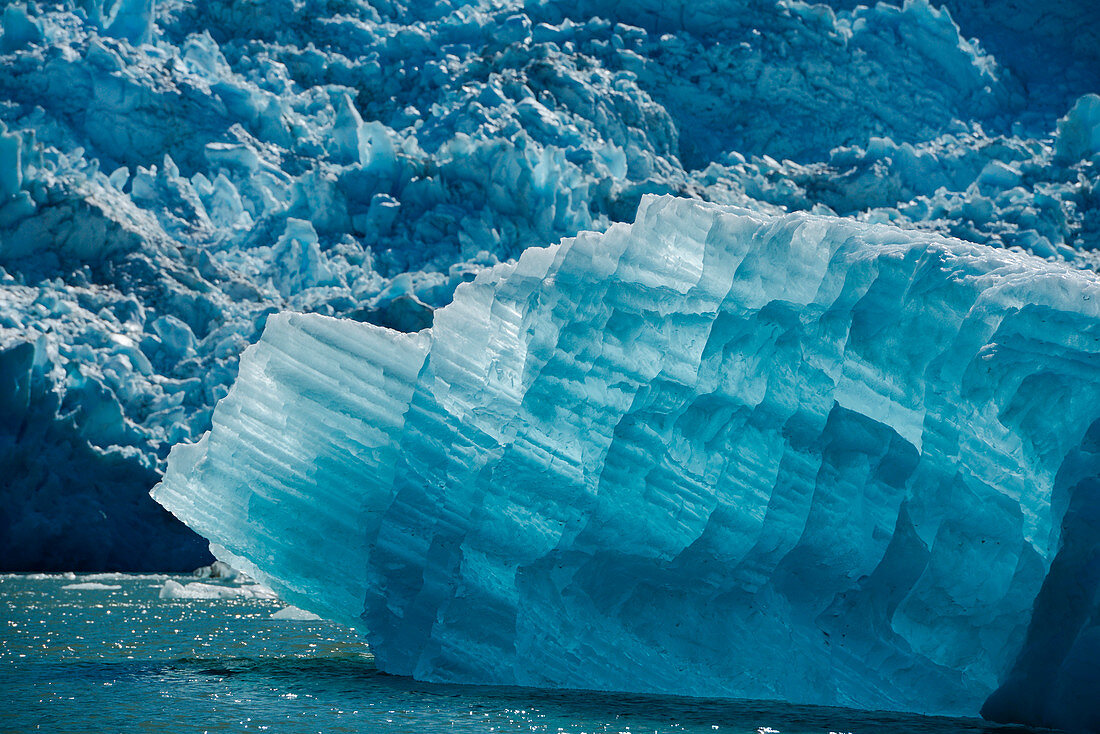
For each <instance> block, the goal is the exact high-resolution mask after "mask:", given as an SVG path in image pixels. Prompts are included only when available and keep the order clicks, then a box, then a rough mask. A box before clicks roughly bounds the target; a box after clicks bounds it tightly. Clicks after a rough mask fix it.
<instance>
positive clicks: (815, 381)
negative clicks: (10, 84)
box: [154, 198, 1100, 714]
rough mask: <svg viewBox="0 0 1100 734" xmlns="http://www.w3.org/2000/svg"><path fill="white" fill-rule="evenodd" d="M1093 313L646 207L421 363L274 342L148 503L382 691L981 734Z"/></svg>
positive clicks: (1065, 487)
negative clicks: (319, 634)
mask: <svg viewBox="0 0 1100 734" xmlns="http://www.w3.org/2000/svg"><path fill="white" fill-rule="evenodd" d="M1098 309H1100V283H1098V282H1097V279H1096V277H1095V276H1094V275H1092V274H1088V273H1082V272H1078V271H1074V270H1071V269H1069V268H1067V267H1065V266H1063V265H1060V264H1056V263H1050V262H1047V261H1043V260H1039V259H1037V258H1033V257H1030V256H1024V255H1018V254H1015V253H1012V252H1008V251H1004V250H995V249H993V248H988V247H983V246H975V245H970V244H966V243H963V242H961V241H956V240H946V239H943V238H941V237H938V236H935V235H931V234H921V233H914V232H906V231H902V230H899V229H895V228H891V227H886V226H877V225H866V224H858V223H854V222H851V221H842V220H838V219H836V218H824V217H817V216H811V215H802V214H798V215H787V216H781V217H770V216H766V215H762V214H759V213H753V212H749V211H747V210H741V209H734V208H724V207H718V206H713V205H706V204H701V203H699V202H694V201H689V200H684V199H670V198H647V199H644V200H643V202H642V205H641V207H640V209H639V213H638V218H637V221H636V222H635V223H634V224H633V225H615V226H613V227H612V228H611V229H610V230H609V231H608V232H607V233H605V234H603V235H597V234H592V233H584V234H581V235H579V236H578V237H576V238H575V239H568V240H565V241H563V242H562V243H561V244H560V245H557V246H554V247H549V248H541V249H529V250H527V251H526V252H524V254H523V255H522V257H521V258H520V259H519V261H518V262H517V263H515V264H513V265H501V266H497V267H496V268H494V269H492V270H488V271H485V272H483V273H482V274H480V275H479V276H478V277H477V279H476V280H474V281H473V282H472V283H469V284H466V285H463V286H460V287H459V289H458V290H457V292H456V295H455V300H454V302H453V303H452V304H451V305H449V306H447V307H445V308H443V309H440V310H439V311H437V313H436V317H435V323H434V325H433V327H432V328H431V329H427V330H424V331H421V332H419V333H417V334H399V333H396V332H392V331H388V330H386V329H382V328H379V327H374V326H370V325H364V324H359V323H354V322H349V321H339V320H334V319H330V318H324V317H319V316H306V315H298V314H283V315H281V316H278V317H273V318H272V319H270V320H269V321H268V326H267V329H266V331H265V333H264V336H263V338H262V340H261V341H260V342H259V343H258V344H257V345H256V346H254V347H253V348H251V349H250V350H249V351H248V352H247V353H246V355H245V356H244V358H243V360H242V362H241V372H240V378H239V380H238V382H237V383H236V385H235V386H234V387H233V389H232V391H231V392H230V394H229V396H228V397H227V398H225V399H224V400H223V401H222V402H221V403H220V404H219V405H218V407H217V409H216V410H215V413H214V419H213V429H212V430H211V431H210V433H209V434H207V435H206V437H205V438H203V440H202V441H200V442H199V443H198V444H195V445H189V446H177V447H176V448H175V449H174V450H173V452H172V454H171V456H170V458H169V467H168V471H167V474H166V476H165V479H164V481H163V483H161V484H160V485H158V487H157V488H156V489H155V490H154V496H155V497H156V499H157V500H158V501H159V502H161V503H162V504H163V505H165V506H166V507H168V508H169V509H171V510H172V512H174V513H175V514H176V515H178V516H179V517H180V518H182V519H183V520H184V521H185V522H187V523H188V524H189V525H191V526H192V527H193V528H195V529H196V530H198V531H199V532H200V533H202V534H204V535H206V536H207V537H208V538H210V539H211V541H212V542H214V543H215V544H217V547H216V552H217V554H218V555H219V556H220V557H222V558H223V560H226V561H228V562H230V563H231V564H234V565H236V566H237V567H238V568H243V570H245V571H247V572H249V573H250V574H252V575H254V576H255V577H257V578H258V579H260V580H261V581H263V582H265V583H267V584H269V585H271V586H272V587H273V588H275V589H276V590H277V591H279V592H280V593H281V595H283V596H284V598H286V599H287V600H288V601H290V602H291V603H294V604H297V605H299V606H301V607H305V608H308V609H311V610H314V611H318V612H321V613H323V614H325V615H327V616H330V617H332V618H335V619H339V620H341V621H344V622H346V623H348V624H352V625H355V626H357V627H358V628H360V629H362V630H363V631H364V632H365V634H366V635H367V638H368V640H369V641H370V644H371V646H372V648H373V650H374V653H375V655H376V656H377V661H378V664H379V665H380V667H381V668H382V669H384V670H386V671H388V672H392V673H398V674H406V675H413V676H416V677H418V678H423V679H432V680H442V681H459V682H477V683H501V684H520V685H534V686H564V687H578V688H595V689H619V690H632V691H654V692H666V693H679V694H692V695H705V696H744V697H758V698H778V699H785V700H789V701H794V702H805V703H823V704H843V705H849V706H857V707H865V708H891V709H906V710H912V711H920V712H937V713H949V712H950V713H964V714H975V713H977V711H978V709H979V707H980V706H981V704H982V702H983V701H984V700H985V698H986V697H987V696H988V695H989V694H990V692H991V691H993V689H994V688H995V687H996V686H997V685H998V684H999V683H1000V682H1001V681H1002V679H1003V678H1004V677H1005V676H1006V674H1007V672H1008V670H1009V669H1010V668H1011V666H1012V665H1013V663H1014V661H1015V660H1016V658H1017V655H1018V653H1019V652H1020V650H1021V648H1022V647H1023V646H1024V643H1025V636H1026V635H1031V638H1032V639H1036V638H1035V635H1036V630H1035V629H1032V630H1031V631H1030V632H1028V624H1029V621H1030V620H1031V616H1032V608H1033V604H1034V602H1035V599H1036V595H1037V594H1038V592H1039V590H1040V586H1041V585H1042V584H1043V581H1044V578H1045V576H1046V574H1047V570H1048V569H1049V568H1050V566H1051V561H1052V558H1053V557H1054V555H1055V553H1056V551H1057V550H1058V548H1059V547H1060V543H1061V541H1062V537H1061V528H1062V520H1063V516H1064V515H1066V516H1067V517H1068V513H1067V508H1070V511H1071V512H1072V511H1073V508H1074V507H1076V508H1078V509H1080V508H1082V507H1085V508H1086V510H1087V504H1086V505H1082V504H1081V503H1080V502H1077V500H1076V499H1075V498H1077V495H1076V494H1075V492H1076V488H1077V487H1078V486H1079V485H1080V483H1081V482H1082V479H1083V478H1087V477H1089V476H1095V475H1096V474H1097V471H1096V470H1097V468H1098V466H1097V460H1096V458H1095V457H1096V456H1097V454H1094V453H1090V452H1089V451H1088V450H1086V447H1087V446H1088V445H1090V443H1089V441H1088V440H1086V438H1087V436H1091V435H1093V434H1095V433H1096V431H1097V429H1096V428H1095V427H1093V426H1094V422H1095V421H1096V420H1097V418H1098V417H1100V369H1098V367H1100V361H1098V352H1100V320H1098V316H1100V310H1098ZM1081 486H1084V485H1081ZM1079 524H1080V523H1079ZM1066 527H1067V532H1069V530H1068V529H1069V528H1070V527H1071V526H1070V524H1069V523H1068V522H1067V525H1066ZM1074 527H1076V526H1074ZM1082 537H1083V536H1080V535H1079V536H1078V537H1077V542H1078V543H1081V542H1084V541H1082V540H1081V538H1082ZM1067 543H1068V540H1067ZM1074 558H1076V556H1075V557H1074ZM1074 558H1067V559H1065V563H1067V564H1069V565H1070V567H1072V565H1073V564H1074V563H1077V562H1079V561H1077V560H1074ZM1080 562H1082V563H1083V562H1084V561H1080ZM1071 575H1072V574H1071ZM1052 583H1061V582H1058V581H1057V580H1055V582H1052ZM1044 593H1046V592H1044ZM1069 617H1072V615H1063V616H1062V617H1061V618H1059V622H1058V623H1059V624H1061V625H1066V624H1074V623H1076V624H1084V623H1085V621H1086V618H1087V615H1086V618H1082V619H1078V620H1077V621H1076V622H1074V621H1073V620H1072V619H1070V621H1069V622H1067V621H1066V619H1067V618H1069ZM1037 624H1038V622H1037Z"/></svg>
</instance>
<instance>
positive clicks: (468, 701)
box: [0, 574, 1027, 734]
mask: <svg viewBox="0 0 1100 734" xmlns="http://www.w3.org/2000/svg"><path fill="white" fill-rule="evenodd" d="M169 580H171V581H174V582H176V583H177V584H187V583H191V582H196V581H198V580H197V579H194V578H189V577H183V576H165V575H129V574H90V575H88V574H84V575H73V574H63V575H41V574H29V575H8V576H0V703H2V704H3V706H4V708H3V710H0V732H27V731H48V732H58V733H65V732H149V731H165V732H232V731H270V732H376V731H377V732H395V733H396V732H428V733H431V732H553V733H556V732H569V733H576V734H581V733H585V734H597V733H604V732H608V733H611V732H630V733H631V734H634V733H635V732H637V733H639V734H650V733H652V732H660V733H664V732H676V733H677V734H680V733H684V732H688V733H690V734H696V733H698V734H703V733H704V732H705V733H707V734H714V733H715V732H718V733H720V734H722V733H738V734H776V732H780V733H782V734H802V733H806V734H809V733H810V732H813V733H814V734H830V733H831V732H838V733H841V734H846V733H848V732H851V733H852V734H887V733H889V734H899V733H901V732H906V733H909V732H915V733H920V732H927V733H929V734H933V733H935V734H939V733H941V732H943V733H946V732H952V733H965V732H990V733H991V734H999V733H1000V732H1012V733H1013V734H1020V733H1022V732H1025V731H1027V730H1024V729H1019V728H1009V727H997V726H992V725H989V724H986V723H984V722H982V721H980V720H977V719H947V718H938V717H922V716H913V715H906V714H894V713H871V712H861V711H854V710H848V709H837V708H821V707H808V706H790V705H786V704H780V703H768V702H748V701H732V700H701V699H690V698H676V697H666V696H639V695H629V694H612V693H597V692H588V691H548V690H534V689H523V688H500V687H481V686H453V685H434V684H428V683H421V682H418V681H414V680H411V679H408V678H401V677H395V676H389V675H386V674H384V673H381V672H379V671H378V670H377V669H376V668H375V667H374V664H373V660H372V658H371V654H370V650H369V648H368V647H367V645H366V644H365V643H364V642H363V640H362V639H361V638H360V637H358V636H357V635H356V634H355V633H354V632H352V631H351V630H349V629H347V628H344V627H341V626H338V625H335V624H332V623H330V622H326V621H323V620H309V619H293V618H291V619H285V618H280V617H285V616H291V617H294V616H302V615H295V614H293V613H292V614H290V615H286V614H285V613H284V614H282V615H278V613H279V612H280V611H282V610H283V609H284V608H285V605H284V604H282V603H281V602H279V601H278V600H276V599H271V598H262V597H260V598H257V597H256V596H255V595H252V596H232V597H230V598H222V599H178V598H161V596H162V590H164V589H165V586H166V584H167V582H168V581H169ZM202 581H203V583H217V584H221V585H223V586H225V587H226V588H227V592H226V593H227V594H232V593H235V592H236V591H239V590H240V589H241V588H242V587H241V584H240V582H234V581H221V582H217V581H210V580H208V579H203V580H202ZM168 586H169V588H176V589H178V587H175V586H172V585H171V584H169V585H168ZM273 615H278V616H275V617H273ZM776 664H777V665H782V664H788V663H786V662H784V661H776Z"/></svg>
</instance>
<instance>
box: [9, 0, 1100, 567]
mask: <svg viewBox="0 0 1100 734" xmlns="http://www.w3.org/2000/svg"><path fill="white" fill-rule="evenodd" d="M845 8H849V9H845ZM949 8H950V11H951V13H952V14H953V16H952V15H951V14H949V13H948V11H947V10H943V9H940V8H937V7H933V6H930V5H929V4H927V3H926V2H922V1H917V2H913V1H909V2H906V3H905V4H904V6H902V7H900V8H898V7H893V6H889V5H877V6H875V7H873V8H854V9H850V6H849V5H845V4H844V2H842V1H841V0H838V4H837V6H836V8H835V9H830V8H828V7H826V6H821V5H808V4H805V3H802V2H792V1H788V0H784V1H783V2H770V1H768V0H744V1H743V2H739V1H731V2H714V1H713V0H707V1H705V2H652V1H647V2H635V3H617V2H612V1H611V0H574V1H572V2H560V3H556V2H555V3H550V2H538V1H534V0H533V1H531V2H526V3H520V2H480V3H470V4H465V3H460V2H449V1H441V2H436V3H434V4H430V3H401V2H371V3H368V2H365V0H320V1H311V2H308V3H303V2H291V1H290V0H276V1H274V2H264V3H255V2H248V3H242V2H231V1H230V0H188V1H183V0H166V1H162V2H157V3H154V2H152V0H120V2H114V3H105V2H102V0H85V1H83V2H79V3H77V2H55V1H49V0H43V1H41V2H33V3H31V2H27V3H23V2H12V3H8V4H6V5H5V7H4V9H3V13H2V15H0V25H2V35H0V126H2V128H3V129H0V268H2V270H0V406H2V407H0V410H2V413H3V420H0V463H2V467H0V468H2V469H3V472H4V475H5V477H6V479H5V483H4V488H3V493H4V497H3V499H4V502H3V503H2V509H0V564H2V566H3V567H4V568H8V569H23V570H26V569H34V568H39V569H68V568H73V567H74V566H75V567H78V568H86V569H93V570H94V569H102V568H109V567H114V568H128V569H134V568H136V567H147V568H150V569H170V568H178V569H186V568H192V567H194V566H196V565H199V563H203V562H206V556H205V550H204V548H203V544H202V543H201V542H200V541H199V540H198V539H197V538H195V537H194V536H191V535H189V534H187V533H186V531H184V529H183V528H182V527H181V526H179V525H178V524H174V523H173V522H172V521H171V520H170V518H168V517H167V516H166V515H165V514H163V513H162V512H161V511H160V510H159V508H157V507H156V506H155V505H154V504H152V503H151V502H149V500H148V498H147V497H146V490H147V489H148V487H149V486H151V485H152V484H153V483H155V482H156V481H157V479H158V477H159V476H160V473H161V472H162V471H163V468H164V461H165V457H166V456H167V452H168V448H169V447H170V446H171V445H172V444H174V443H176V442H179V441H185V440H193V439H195V438H197V437H198V436H200V435H201V434H202V432H203V431H204V430H206V429H207V428H208V427H209V425H210V411H211V409H212V407H213V405H214V403H215V402H216V401H217V400H218V399H219V398H221V397H222V396H224V395H225V393H226V391H227V389H228V387H229V385H230V384H231V383H232V381H233V379H234V377H235V375H236V372H237V360H238V358H239V355H240V353H241V350H242V349H243V348H244V347H245V346H246V345H247V344H249V343H251V342H253V341H255V340H256V339H257V338H258V336H259V334H260V332H261V330H262V328H263V325H264V323H265V320H266V318H267V316H268V314H270V313H273V312H276V311H282V310H296V311H306V312H313V313H320V314H325V315H333V316H341V317H347V318H353V319H357V320H362V321H367V322H371V323H376V324H382V325H386V326H392V327H394V328H398V329H401V330H404V331H415V330H417V329H419V328H422V327H424V326H426V325H428V324H429V323H431V319H432V312H433V310H434V309H435V308H437V307H439V306H442V305H444V304H446V303H447V302H449V300H450V299H451V296H452V293H453V291H454V288H455V286H456V285H457V284H458V283H460V282H463V281H465V280H468V279H470V278H472V277H473V276H474V275H475V274H476V273H478V272H480V271H481V270H483V269H484V268H486V267H489V266H491V265H493V264H494V263H496V262H498V261H501V260H506V259H508V258H512V257H514V256H516V255H517V254H518V253H520V252H521V251H522V250H523V249H524V248H526V247H529V246H532V245H538V246H542V245H546V244H549V243H552V242H555V241H557V240H558V239H559V238H560V237H562V236H570V235H573V234H575V233H576V232H578V231H580V230H584V229H595V230H603V229H605V228H606V227H607V226H608V225H609V224H610V223H611V222H613V221H631V220H632V219H633V218H634V213H635V209H636V206H637V202H638V200H639V198H640V196H641V195H642V194H643V193H646V192H650V193H673V194H676V195H679V196H685V197H692V198H699V199H703V200H709V201H714V202H718V203H728V204H737V205H741V206H745V207H747V208H750V209H753V210H756V211H760V212H764V213H779V212H781V211H783V210H809V211H814V212H818V213H826V214H836V215H840V216H844V217H849V218H853V219H856V220H859V221H890V222H894V223H897V224H900V225H903V226H906V227H912V228H917V229H924V230H932V231H937V232H941V233H945V234H951V235H955V236H959V237H962V238H964V239H967V240H970V241H974V242H979V243H987V244H991V245H995V246H999V247H1009V248H1022V249H1025V250H1027V251H1030V252H1032V253H1035V254H1037V255H1039V256H1041V257H1046V258H1052V259H1065V260H1067V261H1068V262H1071V263H1073V264H1074V266H1076V267H1084V268H1092V267H1094V262H1095V256H1094V253H1093V250H1094V249H1095V246H1096V242H1097V231H1098V227H1097V218H1096V210H1097V207H1096V202H1097V193H1096V191H1097V188H1096V186H1097V173H1096V163H1095V158H1094V156H1095V153H1096V151H1097V149H1098V147H1100V140H1098V138H1097V134H1098V133H1097V130H1098V128H1097V122H1098V120H1100V111H1098V109H1097V106H1098V104H1100V100H1098V99H1097V97H1095V96H1084V97H1082V96H1081V95H1084V94H1086V93H1089V92H1096V91H1098V90H1100V83H1098V77H1100V59H1098V53H1100V52H1098V51H1097V49H1100V35H1098V23H1097V16H1098V13H1100V11H1098V10H1097V8H1096V7H1095V6H1094V5H1092V4H1090V3H1081V2H1074V1H1073V0H1065V1H1062V2H1037V3H1028V4H1025V5H1023V6H1020V5H1018V4H1017V3H1015V2H1010V1H1009V0H1000V1H999V2H992V3H988V2H981V3H979V2H971V1H970V0H952V1H951V2H949ZM956 21H957V22H958V23H960V24H961V30H960V26H957V25H956ZM1063 116H1064V119H1062V120H1061V121H1058V118H1060V117H1063Z"/></svg>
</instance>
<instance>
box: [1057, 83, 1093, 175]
mask: <svg viewBox="0 0 1100 734" xmlns="http://www.w3.org/2000/svg"><path fill="white" fill-rule="evenodd" d="M1054 153H1055V156H1056V157H1057V158H1059V159H1060V160H1062V161H1063V162H1065V163H1076V162H1077V161H1080V160H1082V159H1085V158H1088V157H1090V156H1092V155H1095V154H1096V153H1100V95H1097V94H1086V95H1085V96H1083V97H1081V98H1080V99H1079V100H1077V102H1076V104H1074V105H1073V109H1071V110H1070V111H1069V112H1068V113H1067V114H1066V116H1065V117H1063V118H1062V119H1061V120H1059V121H1058V134H1057V136H1056V137H1055V142H1054Z"/></svg>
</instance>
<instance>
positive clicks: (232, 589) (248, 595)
mask: <svg viewBox="0 0 1100 734" xmlns="http://www.w3.org/2000/svg"><path fill="white" fill-rule="evenodd" d="M160 598H161V599H277V598H278V597H277V596H276V595H275V592H273V591H272V590H271V589H268V588H267V587H265V586H263V585H261V584H249V585H247V586H235V585H222V584H204V583H202V582H200V581H193V582H191V583H189V584H181V583H180V582H179V581H175V580H174V579H168V580H166V581H165V582H164V586H162V587H161V589H160Z"/></svg>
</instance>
